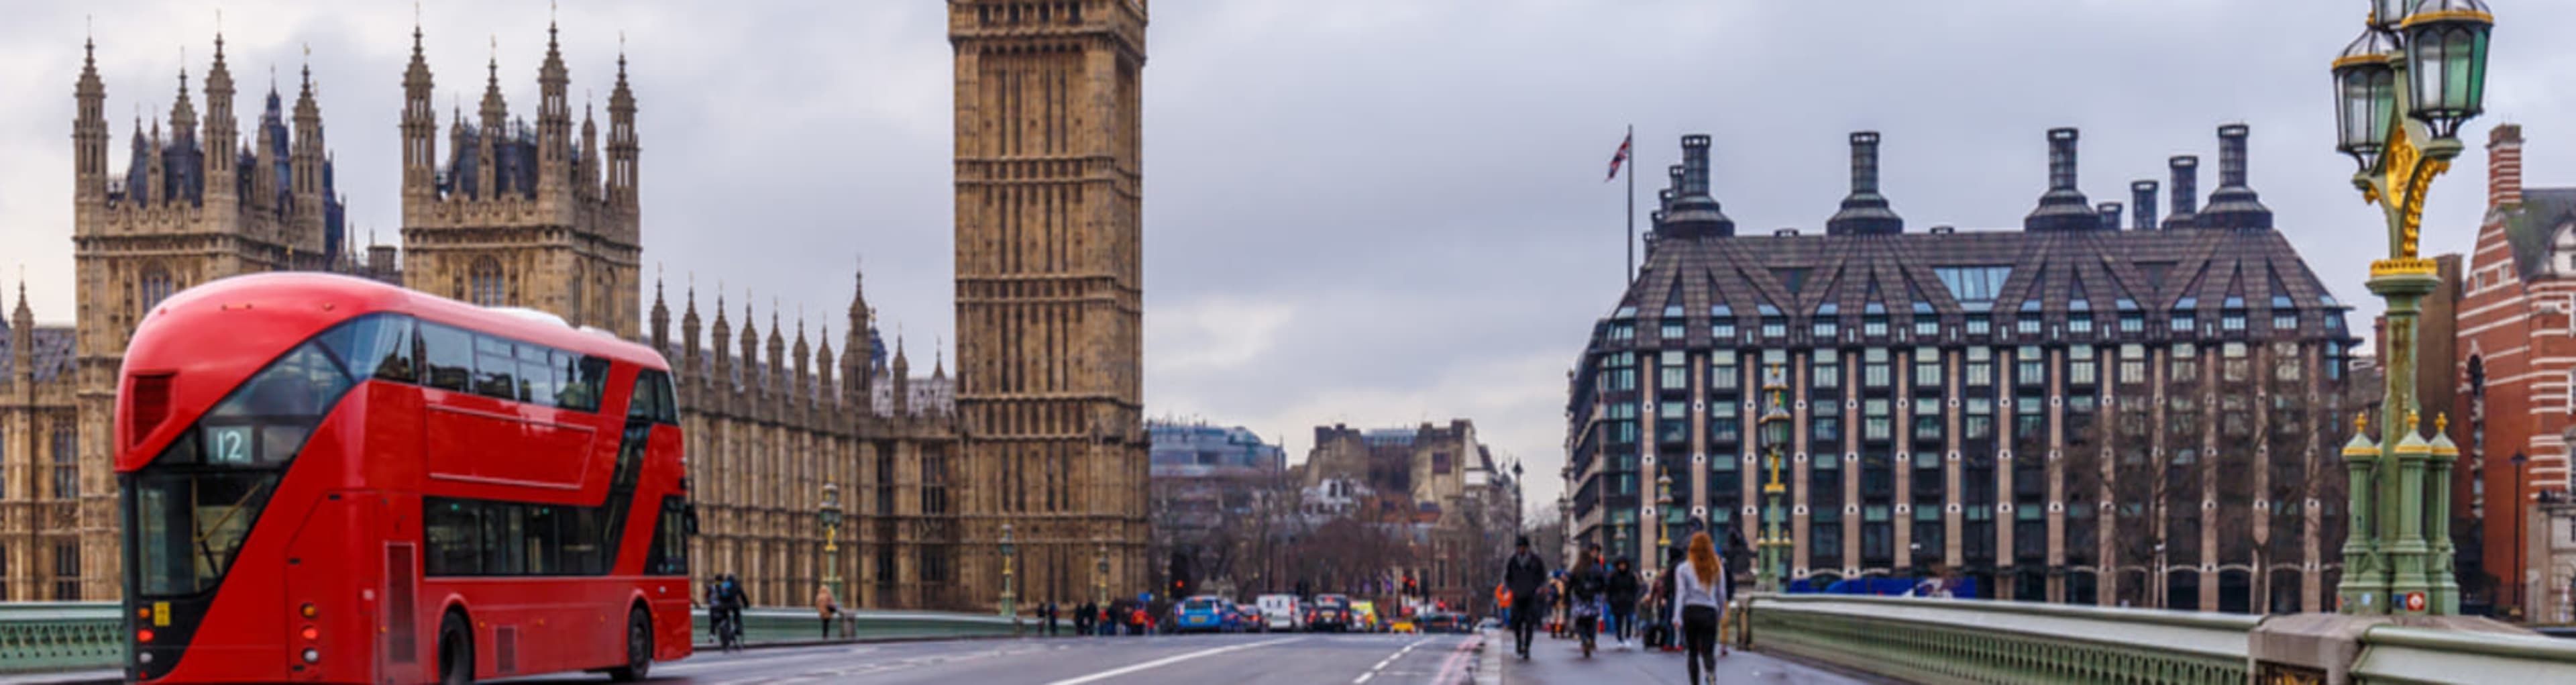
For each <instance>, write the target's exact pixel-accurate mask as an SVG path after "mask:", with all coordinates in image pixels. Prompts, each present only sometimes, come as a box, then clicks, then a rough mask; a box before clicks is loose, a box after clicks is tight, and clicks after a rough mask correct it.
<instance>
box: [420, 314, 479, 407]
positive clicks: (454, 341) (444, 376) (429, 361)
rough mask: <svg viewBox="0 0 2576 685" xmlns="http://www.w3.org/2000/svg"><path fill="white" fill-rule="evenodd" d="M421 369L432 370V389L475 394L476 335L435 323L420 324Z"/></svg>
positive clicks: (430, 373)
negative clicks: (473, 391)
mask: <svg viewBox="0 0 2576 685" xmlns="http://www.w3.org/2000/svg"><path fill="white" fill-rule="evenodd" d="M420 349H421V352H420V356H421V366H423V367H425V368H427V369H428V370H429V387H433V388H437V389H440V390H449V391H454V392H471V391H472V390H473V377H474V334H472V333H467V332H465V331H462V330H458V329H455V328H449V327H446V326H441V325H438V324H434V323H427V322H423V323H422V324H421V325H420Z"/></svg>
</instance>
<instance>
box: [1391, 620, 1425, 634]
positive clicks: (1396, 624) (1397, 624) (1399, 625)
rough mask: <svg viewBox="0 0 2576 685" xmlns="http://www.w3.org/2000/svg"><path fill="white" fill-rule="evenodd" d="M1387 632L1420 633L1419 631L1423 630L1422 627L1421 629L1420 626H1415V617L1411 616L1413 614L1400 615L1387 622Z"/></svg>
mask: <svg viewBox="0 0 2576 685" xmlns="http://www.w3.org/2000/svg"><path fill="white" fill-rule="evenodd" d="M1386 632H1390V633H1402V634H1412V633H1418V632H1422V631H1421V629H1420V628H1417V627H1415V626H1414V625H1413V617H1411V616H1399V617H1396V619H1395V620H1394V621H1389V622H1387V624H1386Z"/></svg>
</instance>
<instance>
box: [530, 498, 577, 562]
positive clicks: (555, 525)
mask: <svg viewBox="0 0 2576 685" xmlns="http://www.w3.org/2000/svg"><path fill="white" fill-rule="evenodd" d="M562 512H563V509H561V508H559V507H552V506H547V505H543V504H531V505H528V544H527V548H526V549H527V564H528V575H535V576H554V575H563V574H564V573H566V571H565V569H564V568H563V559H562V557H563V540H564V538H563V530H562V529H563V526H564V525H565V521H566V518H567V517H565V516H563V514H562Z"/></svg>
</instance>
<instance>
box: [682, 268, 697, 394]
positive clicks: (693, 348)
mask: <svg viewBox="0 0 2576 685" xmlns="http://www.w3.org/2000/svg"><path fill="white" fill-rule="evenodd" d="M687 307H688V309H687V310H686V311H684V312H682V313H681V314H680V346H681V348H682V349H681V350H680V358H681V359H682V360H685V362H686V363H687V364H688V369H689V371H691V372H697V371H698V370H699V369H698V354H699V353H698V342H699V338H698V277H697V275H696V274H694V273H693V274H690V275H689V295H688V305H687Z"/></svg>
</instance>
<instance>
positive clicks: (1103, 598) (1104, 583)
mask: <svg viewBox="0 0 2576 685" xmlns="http://www.w3.org/2000/svg"><path fill="white" fill-rule="evenodd" d="M1094 554H1095V556H1094V558H1095V559H1097V560H1098V561H1099V563H1100V572H1098V573H1094V574H1092V575H1091V591H1092V594H1093V595H1096V596H1098V598H1099V602H1100V604H1101V606H1108V605H1109V543H1106V542H1103V543H1100V551H1099V552H1096V553H1094Z"/></svg>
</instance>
